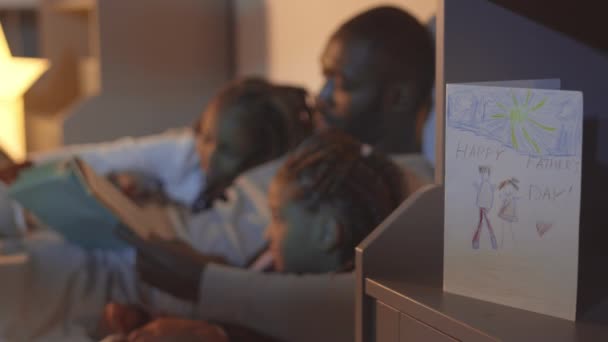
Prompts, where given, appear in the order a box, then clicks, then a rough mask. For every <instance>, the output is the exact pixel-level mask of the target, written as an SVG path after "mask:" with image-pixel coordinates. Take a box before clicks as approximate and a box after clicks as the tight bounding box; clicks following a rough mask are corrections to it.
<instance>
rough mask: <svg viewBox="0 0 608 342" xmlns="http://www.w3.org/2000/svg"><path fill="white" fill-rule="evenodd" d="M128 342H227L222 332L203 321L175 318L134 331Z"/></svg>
mask: <svg viewBox="0 0 608 342" xmlns="http://www.w3.org/2000/svg"><path fill="white" fill-rule="evenodd" d="M127 340H128V341H129V342H172V341H180V342H196V341H204V342H228V341H229V340H228V336H227V335H226V334H225V333H224V330H223V329H222V328H221V327H220V326H218V325H215V324H210V323H207V322H205V321H193V320H186V319H177V318H159V319H157V320H155V321H153V322H151V323H149V324H148V325H146V326H144V327H143V328H141V329H139V330H136V331H134V332H133V333H131V334H130V335H129V338H128V339H127Z"/></svg>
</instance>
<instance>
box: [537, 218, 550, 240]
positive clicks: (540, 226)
mask: <svg viewBox="0 0 608 342" xmlns="http://www.w3.org/2000/svg"><path fill="white" fill-rule="evenodd" d="M551 228H553V223H549V222H543V221H538V222H536V231H537V232H538V236H540V237H543V235H545V233H546V232H547V231H549V229H551Z"/></svg>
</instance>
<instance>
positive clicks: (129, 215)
mask: <svg viewBox="0 0 608 342" xmlns="http://www.w3.org/2000/svg"><path fill="white" fill-rule="evenodd" d="M9 195H10V196H11V197H12V198H13V199H15V200H16V201H17V202H19V203H20V204H21V205H22V206H23V207H24V208H26V209H28V210H29V211H31V212H32V213H34V215H36V216H37V217H38V219H40V220H41V221H42V222H44V223H45V224H47V225H48V226H50V227H51V228H52V229H53V230H55V231H57V232H58V233H59V234H61V235H62V236H63V237H64V238H65V239H66V240H67V241H70V242H72V243H74V244H76V245H79V246H81V247H83V248H86V249H118V248H123V247H125V246H127V244H126V243H125V242H123V241H122V240H121V239H120V238H118V237H117V236H116V235H115V233H114V231H115V229H116V228H117V227H118V226H119V225H123V226H126V227H127V228H129V229H130V230H131V231H133V232H134V233H135V234H137V235H138V236H140V237H141V238H144V239H147V238H148V237H149V236H150V235H152V234H154V235H157V236H159V237H161V238H163V239H184V237H185V234H186V233H185V229H184V226H183V223H182V221H181V220H180V218H179V215H178V214H177V213H176V212H175V208H172V207H161V206H158V205H149V206H138V205H137V204H135V203H134V202H133V201H131V199H129V198H128V197H127V196H125V195H124V194H123V193H122V192H120V190H118V189H117V188H116V187H115V186H114V185H113V184H112V183H111V182H110V181H108V180H107V179H106V178H104V177H102V176H99V175H98V174H96V173H95V171H94V170H93V169H92V168H91V167H90V166H88V165H87V164H86V163H84V162H83V161H81V160H79V159H77V158H73V159H69V160H66V161H59V162H51V163H48V164H44V165H40V166H37V167H34V168H31V169H28V170H26V171H23V172H22V173H21V174H20V175H19V177H18V179H17V180H16V181H15V182H14V183H13V184H12V185H11V187H10V189H9Z"/></svg>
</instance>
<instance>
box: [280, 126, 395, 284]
mask: <svg viewBox="0 0 608 342" xmlns="http://www.w3.org/2000/svg"><path fill="white" fill-rule="evenodd" d="M404 183H405V182H404V177H403V173H402V172H401V169H399V168H398V167H397V166H396V165H395V164H393V163H392V162H391V161H390V160H388V159H387V158H386V157H384V156H382V155H380V154H378V153H376V152H374V151H372V150H371V149H370V148H369V146H367V145H362V144H360V143H358V142H356V141H355V140H354V139H352V138H350V137H349V136H347V135H345V134H344V133H339V132H338V131H335V130H332V131H327V132H324V133H321V134H318V135H315V136H313V137H311V138H309V139H308V140H306V141H305V142H304V143H302V145H301V146H300V147H298V148H297V149H296V151H295V152H294V153H293V155H292V156H290V158H289V159H288V160H287V161H286V162H285V164H284V165H283V167H282V168H281V169H280V170H279V172H278V174H277V175H276V177H275V178H274V179H273V182H272V184H271V187H270V194H269V204H270V209H271V211H272V220H271V224H270V227H269V228H268V235H269V238H270V245H271V250H272V252H273V255H274V259H275V266H276V268H277V270H279V271H284V272H295V273H320V272H329V271H339V270H341V269H344V268H345V267H348V266H349V265H352V262H353V257H354V251H355V247H356V246H357V245H358V244H359V243H360V242H361V241H362V240H363V239H364V238H365V237H366V236H367V235H368V233H370V232H371V231H372V230H373V229H374V228H375V227H376V226H377V225H378V224H380V222H381V221H382V220H383V219H384V218H386V217H387V216H388V215H389V214H390V213H391V212H392V211H393V210H394V209H395V208H396V207H397V206H398V205H399V204H400V203H401V202H402V201H403V199H404V198H405V196H406V187H405V184H404Z"/></svg>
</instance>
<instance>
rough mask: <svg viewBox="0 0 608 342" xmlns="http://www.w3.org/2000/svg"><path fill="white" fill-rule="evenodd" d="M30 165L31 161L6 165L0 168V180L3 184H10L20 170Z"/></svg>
mask: <svg viewBox="0 0 608 342" xmlns="http://www.w3.org/2000/svg"><path fill="white" fill-rule="evenodd" d="M31 166H32V162H31V161H25V162H23V163H17V164H11V165H7V166H5V167H3V168H1V169H0V181H2V182H4V183H5V184H11V183H13V182H14V181H15V180H16V179H17V177H18V176H19V173H20V172H21V171H23V170H25V169H27V168H29V167H31Z"/></svg>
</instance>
